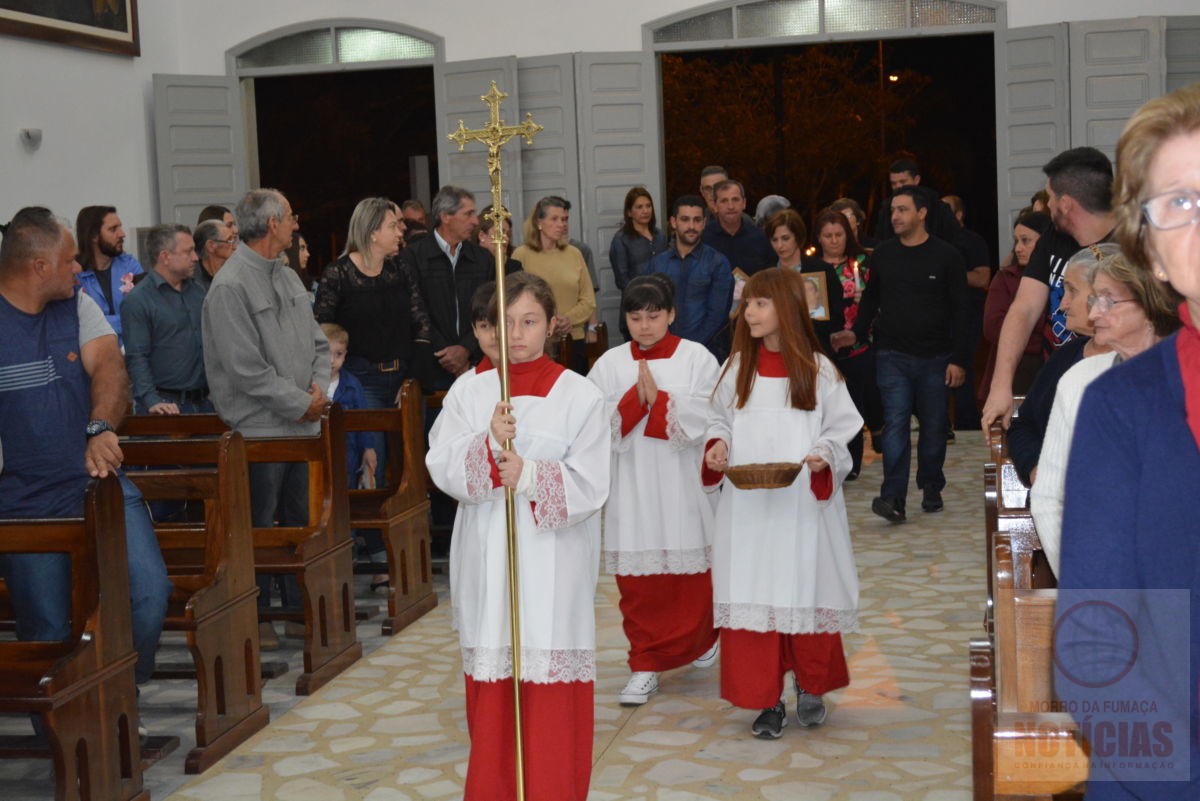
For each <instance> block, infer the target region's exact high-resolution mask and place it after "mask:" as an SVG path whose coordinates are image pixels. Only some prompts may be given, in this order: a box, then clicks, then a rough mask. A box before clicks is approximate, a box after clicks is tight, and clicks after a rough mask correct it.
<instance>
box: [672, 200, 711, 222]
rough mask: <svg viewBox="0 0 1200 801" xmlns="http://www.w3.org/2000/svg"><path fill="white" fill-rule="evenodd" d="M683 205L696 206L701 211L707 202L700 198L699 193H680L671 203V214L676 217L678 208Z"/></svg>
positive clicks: (706, 206) (706, 205)
mask: <svg viewBox="0 0 1200 801" xmlns="http://www.w3.org/2000/svg"><path fill="white" fill-rule="evenodd" d="M683 206H697V207H699V208H700V210H701V211H703V210H704V209H706V208H708V204H707V203H705V202H704V201H703V200H701V199H700V196H699V195H680V196H679V197H677V198H675V202H674V203H672V204H671V216H672V217H678V216H679V209H680V208H681V207H683Z"/></svg>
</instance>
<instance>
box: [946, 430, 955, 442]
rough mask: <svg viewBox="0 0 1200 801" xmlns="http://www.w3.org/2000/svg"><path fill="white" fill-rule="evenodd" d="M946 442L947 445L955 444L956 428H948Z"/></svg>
mask: <svg viewBox="0 0 1200 801" xmlns="http://www.w3.org/2000/svg"><path fill="white" fill-rule="evenodd" d="M946 444H947V445H953V444H954V429H953V428H948V429H946Z"/></svg>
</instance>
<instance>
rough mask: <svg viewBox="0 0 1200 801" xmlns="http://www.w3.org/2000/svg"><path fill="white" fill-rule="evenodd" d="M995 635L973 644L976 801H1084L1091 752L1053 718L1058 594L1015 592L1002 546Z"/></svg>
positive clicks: (1065, 720)
mask: <svg viewBox="0 0 1200 801" xmlns="http://www.w3.org/2000/svg"><path fill="white" fill-rule="evenodd" d="M993 561H994V565H995V568H994V569H995V573H996V575H995V585H996V597H995V631H994V634H993V637H992V639H991V640H975V641H972V643H971V672H970V685H971V736H972V754H973V758H974V764H973V769H974V770H973V774H974V796H973V797H974V798H975V799H976V801H983V800H984V799H993V798H999V797H1004V798H1014V797H1015V798H1046V799H1049V798H1050V797H1051V795H1052V794H1061V793H1072V794H1074V793H1077V792H1078V791H1079V788H1080V785H1081V783H1082V782H1085V781H1086V779H1087V771H1088V755H1087V750H1088V749H1087V745H1086V744H1085V743H1083V741H1082V738H1081V737H1080V736H1079V730H1078V726H1077V725H1076V723H1075V721H1074V720H1072V718H1071V716H1070V715H1068V714H1067V713H1065V712H1058V711H1054V710H1055V709H1056V707H1055V705H1054V700H1055V696H1054V692H1053V686H1052V685H1053V681H1052V671H1051V664H1052V660H1053V653H1052V648H1053V631H1054V621H1055V617H1054V606H1055V600H1056V597H1055V596H1056V592H1055V591H1054V590H1021V589H1016V588H1014V586H1013V583H1014V572H1013V558H1012V552H1011V550H1010V549H1009V548H1008V547H1007V545H1005V544H1003V543H1001V544H999V545H997V546H996V552H995V554H994V559H993Z"/></svg>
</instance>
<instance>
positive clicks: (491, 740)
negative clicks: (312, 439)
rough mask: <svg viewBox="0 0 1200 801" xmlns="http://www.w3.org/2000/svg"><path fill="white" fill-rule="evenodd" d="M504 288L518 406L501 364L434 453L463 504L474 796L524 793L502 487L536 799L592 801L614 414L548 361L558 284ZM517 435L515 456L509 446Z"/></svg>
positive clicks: (518, 277)
mask: <svg viewBox="0 0 1200 801" xmlns="http://www.w3.org/2000/svg"><path fill="white" fill-rule="evenodd" d="M505 288H506V292H507V303H508V308H507V309H505V310H503V313H504V314H505V315H506V317H507V322H508V332H509V334H508V337H509V340H508V350H509V360H510V362H511V366H510V390H511V392H510V394H511V396H512V404H511V405H506V404H504V403H502V402H499V399H500V374H499V371H497V370H488V371H486V372H482V373H478V374H477V375H475V376H474V377H472V378H470V379H468V380H466V381H458V382H456V383H455V384H454V386H453V387H452V388H451V390H450V392H449V393H447V395H446V398H445V400H444V401H443V405H442V413H441V415H439V417H438V419H437V423H436V424H435V425H434V427H433V430H432V431H431V432H430V439H429V453H428V455H427V456H426V465H427V466H428V468H429V474H430V476H431V477H432V478H433V480H434V482H435V483H436V484H437V485H438V487H440V488H441V489H442V490H443V491H445V492H446V493H447V494H449V495H451V496H452V497H454V498H455V499H456V500H458V502H459V504H460V506H459V511H458V516H457V518H456V520H455V528H454V536H453V539H452V540H451V546H450V591H451V603H452V606H453V612H454V624H455V628H457V630H458V635H459V643H460V646H461V651H462V660H463V672H464V673H465V674H466V690H467V692H466V696H467V728H468V731H469V733H470V735H471V756H470V760H469V762H468V765H467V780H466V791H465V793H464V796H463V797H464V798H465V799H467V801H477V800H478V799H488V801H493V800H494V799H496V800H499V801H507V800H508V799H513V798H515V797H516V790H515V779H514V773H515V760H514V754H515V748H514V739H515V738H514V731H513V692H512V684H511V682H512V673H513V670H512V667H513V665H512V661H513V660H512V656H513V655H512V648H511V645H510V639H509V610H508V563H507V559H508V550H507V526H506V522H505V517H506V515H505V504H504V487H513V488H515V490H516V517H517V540H518V552H519V560H518V561H519V572H518V586H519V588H520V624H521V677H520V681H521V694H522V717H523V719H522V738H523V741H524V746H525V747H524V755H525V786H526V791H527V794H526V798H528V799H529V801H585V799H586V798H587V794H588V783H589V780H590V777H591V768H592V738H593V703H594V701H593V686H594V683H595V676H596V630H595V629H596V626H595V611H594V597H595V590H596V580H597V575H598V570H597V568H598V565H599V558H600V515H599V514H597V513H598V512H599V511H600V508H601V507H602V506H603V505H604V501H605V499H606V498H607V497H608V484H609V453H610V450H611V446H610V444H609V426H608V419H607V418H606V417H605V415H604V399H603V398H602V397H601V396H600V391H599V390H598V389H596V387H595V385H594V384H592V383H591V382H590V381H588V380H587V379H586V378H584V377H583V376H580V375H577V374H576V373H572V372H571V371H569V370H565V369H564V368H563V367H562V366H561V365H559V364H557V363H556V362H553V361H551V360H550V359H549V358H548V357H547V356H546V355H545V354H544V350H545V345H546V338H547V336H548V334H549V332H550V324H551V320H552V319H553V318H554V296H553V294H552V293H551V292H550V288H549V287H548V286H547V285H546V282H545V281H543V280H542V279H540V278H538V277H537V276H535V275H532V274H531V273H525V272H519V273H514V274H512V275H509V276H508V277H507V278H506V279H505ZM493 308H495V304H494V303H493ZM492 321H493V323H495V315H493V320H492ZM510 438H511V439H513V441H514V442H513V446H514V447H513V449H512V450H501V445H500V444H501V443H503V442H504V441H505V440H507V439H510Z"/></svg>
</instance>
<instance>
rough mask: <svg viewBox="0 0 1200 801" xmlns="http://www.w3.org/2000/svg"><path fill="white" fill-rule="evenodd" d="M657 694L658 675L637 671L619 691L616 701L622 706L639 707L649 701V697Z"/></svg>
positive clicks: (646, 671)
mask: <svg viewBox="0 0 1200 801" xmlns="http://www.w3.org/2000/svg"><path fill="white" fill-rule="evenodd" d="M656 692H658V674H657V673H652V672H650V671H648V670H639V671H638V672H636V673H634V674H633V675H632V676H630V677H629V681H628V682H626V683H625V689H624V690H621V695H620V696H618V699H619V700H620V701H621V703H622V704H630V705H632V706H640V705H641V704H644V703H646V702H647V701H649V700H650V696H652V695H654V694H655V693H656Z"/></svg>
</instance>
